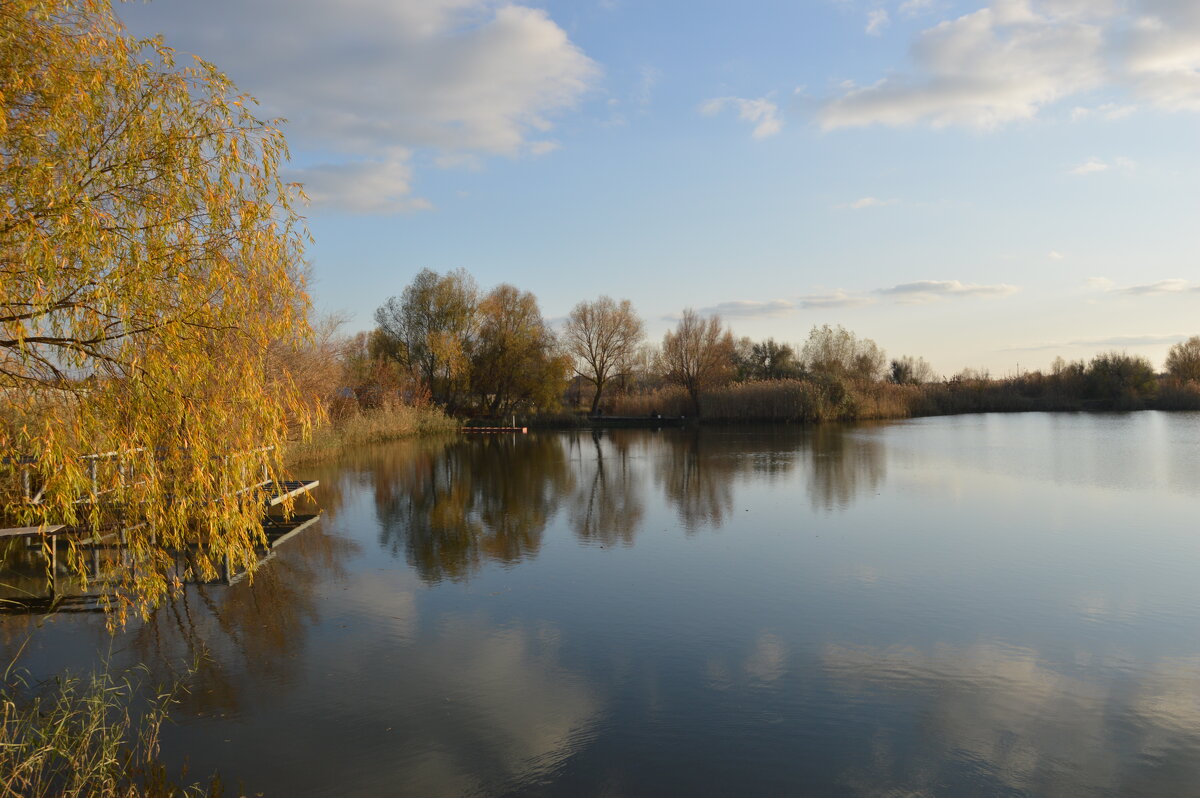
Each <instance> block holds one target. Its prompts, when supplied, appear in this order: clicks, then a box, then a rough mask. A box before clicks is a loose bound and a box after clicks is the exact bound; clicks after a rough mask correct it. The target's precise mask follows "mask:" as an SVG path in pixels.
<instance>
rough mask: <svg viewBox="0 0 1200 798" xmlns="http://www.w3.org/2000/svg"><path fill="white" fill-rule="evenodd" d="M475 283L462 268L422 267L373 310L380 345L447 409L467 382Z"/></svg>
mask: <svg viewBox="0 0 1200 798" xmlns="http://www.w3.org/2000/svg"><path fill="white" fill-rule="evenodd" d="M478 304H479V287H478V286H477V285H476V284H475V279H474V278H473V277H471V275H470V274H468V273H467V271H466V269H457V270H455V271H452V272H447V273H446V274H445V275H441V274H438V273H437V272H435V271H433V270H432V269H422V270H421V271H420V272H419V273H418V274H417V276H416V277H414V278H413V281H412V282H411V283H409V284H408V286H407V287H406V288H405V289H404V293H402V294H401V295H400V296H398V297H391V298H390V299H388V300H387V302H385V303H384V304H383V305H382V306H381V307H379V308H378V309H377V310H376V311H375V322H376V323H377V324H378V325H379V327H378V330H379V332H380V333H381V335H382V337H383V338H384V340H385V341H386V346H385V350H386V351H387V352H389V353H390V354H391V356H392V357H393V358H395V360H396V362H397V363H398V364H399V365H400V366H402V367H403V368H405V369H407V370H408V371H409V372H410V373H411V374H412V375H413V376H414V377H416V378H417V379H419V380H421V381H422V382H423V383H424V384H425V387H427V388H428V389H429V392H430V394H431V395H432V396H433V400H434V401H435V402H437V403H438V404H440V405H442V406H443V407H444V408H446V410H447V411H449V412H453V411H454V410H455V409H456V408H457V406H458V402H459V401H460V399H461V398H462V394H463V393H464V391H465V390H466V389H467V388H468V386H469V380H470V376H471V350H472V348H473V347H474V341H475V328H476V313H475V311H476V307H477V306H478Z"/></svg>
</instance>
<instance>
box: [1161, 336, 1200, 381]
mask: <svg viewBox="0 0 1200 798" xmlns="http://www.w3.org/2000/svg"><path fill="white" fill-rule="evenodd" d="M1166 368H1167V373H1168V374H1170V375H1171V376H1172V377H1174V378H1175V379H1177V380H1181V381H1188V380H1200V335H1193V336H1192V337H1191V338H1189V339H1187V340H1186V341H1182V342H1180V343H1178V344H1175V345H1174V346H1173V347H1171V349H1170V351H1169V352H1167V363H1166Z"/></svg>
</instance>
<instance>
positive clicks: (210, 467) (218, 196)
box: [0, 0, 309, 609]
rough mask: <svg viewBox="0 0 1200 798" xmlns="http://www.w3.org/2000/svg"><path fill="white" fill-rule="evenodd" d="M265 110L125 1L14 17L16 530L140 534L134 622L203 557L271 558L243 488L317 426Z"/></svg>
mask: <svg viewBox="0 0 1200 798" xmlns="http://www.w3.org/2000/svg"><path fill="white" fill-rule="evenodd" d="M251 104H252V103H251V102H250V101H249V100H248V98H246V97H245V96H242V95H239V94H238V93H237V90H236V88H235V87H234V86H233V85H232V84H231V83H230V81H229V80H228V79H227V78H226V77H225V76H224V75H222V74H221V73H220V72H219V71H218V70H217V69H216V68H215V67H213V66H212V65H210V64H207V63H205V62H203V61H200V60H198V59H197V60H196V61H194V62H193V63H189V65H187V66H177V65H176V64H175V62H174V59H173V54H172V51H171V50H170V49H169V48H167V47H166V46H164V45H163V44H162V42H161V41H159V40H137V39H134V38H133V37H131V36H130V35H129V34H128V33H127V32H126V31H125V30H124V28H123V27H122V26H121V24H120V23H119V21H118V20H117V19H116V17H115V16H114V14H113V11H112V8H111V7H110V5H109V3H108V1H107V0H9V1H8V2H5V3H3V4H2V5H0V107H2V109H3V116H2V118H0V199H2V202H0V491H3V495H2V499H3V508H2V509H3V516H4V517H3V518H2V519H0V526H12V525H14V524H15V525H20V526H24V525H39V526H44V525H51V524H55V525H57V524H65V525H67V526H68V528H75V529H81V530H85V531H88V532H107V531H109V530H112V529H113V528H114V527H115V526H116V525H117V524H118V523H119V524H120V525H121V526H122V527H123V528H124V529H125V535H126V536H127V543H128V555H129V559H130V563H131V564H130V567H129V569H128V570H127V571H126V573H125V577H127V578H125V579H123V580H122V586H121V592H120V593H119V596H120V598H121V601H120V604H119V605H120V606H121V607H123V608H127V607H130V606H133V607H137V608H141V609H145V608H147V607H148V606H150V604H152V603H153V602H154V601H155V600H156V599H158V598H159V597H161V596H163V595H164V594H165V593H167V592H168V591H169V590H170V589H171V587H172V586H173V585H177V584H178V577H177V576H175V575H173V569H172V567H171V565H172V555H171V552H172V551H177V550H185V549H187V548H189V545H190V546H194V547H198V548H197V549H196V550H197V551H198V555H197V557H196V558H195V561H194V565H193V566H192V567H193V570H194V572H195V575H196V576H198V577H201V578H209V577H212V576H213V575H215V573H216V569H217V566H218V564H220V563H222V562H224V561H227V560H228V561H230V562H232V564H233V565H234V566H235V567H236V566H248V565H251V564H252V563H253V562H254V556H255V555H254V546H255V544H256V543H259V542H261V540H262V527H261V512H262V499H261V497H260V496H258V495H255V493H254V492H252V491H244V490H242V489H243V488H245V487H246V486H247V485H248V484H251V483H253V482H257V481H259V480H260V479H262V478H263V476H274V475H276V474H278V473H279V471H280V468H281V460H280V457H281V454H280V452H281V448H282V444H283V442H284V441H285V439H286V436H287V434H288V427H289V424H290V423H296V421H297V419H301V421H302V414H303V410H302V407H301V405H300V404H299V403H298V402H297V401H296V395H295V391H294V389H293V388H292V386H291V385H290V384H289V380H288V379H287V378H286V376H282V375H279V376H276V375H273V374H272V373H270V372H269V371H268V369H267V368H266V360H265V353H266V352H267V349H268V346H269V345H270V344H272V343H277V342H278V341H280V340H285V341H286V340H295V339H299V338H303V337H305V336H306V335H307V334H308V333H307V331H308V322H307V317H308V310H309V303H308V298H307V296H306V294H305V293H304V287H303V278H302V273H301V270H300V269H299V264H300V260H301V255H302V245H303V243H304V240H305V238H306V233H305V232H304V230H303V226H302V224H301V223H300V221H299V219H298V217H297V215H296V213H295V211H294V210H293V208H292V206H291V204H290V199H289V187H288V186H286V185H285V184H283V183H282V182H281V180H280V176H279V169H280V165H281V163H282V161H283V160H284V159H285V158H286V148H285V142H284V139H283V136H282V134H281V132H280V131H279V130H278V128H277V127H275V126H273V125H271V124H265V123H263V122H261V121H259V120H258V119H256V118H255V117H254V116H253V114H252V113H251V111H250V110H249V108H248V106H249V105H251ZM271 446H273V447H274V448H273V449H271V448H267V447H271ZM92 453H114V454H112V455H111V456H108V457H105V458H101V459H95V458H87V457H85V456H86V455H88V454H92ZM260 475H262V476H260ZM46 540H48V538H47V539H46ZM46 545H47V546H48V545H49V544H48V543H47V544H46ZM71 552H72V556H70V557H69V558H68V560H69V561H70V562H72V563H73V564H74V566H75V569H76V571H77V572H78V573H79V574H80V575H81V576H84V577H85V578H86V570H85V568H84V557H83V555H82V553H81V552H80V551H78V550H76V548H75V545H74V544H71ZM59 557H60V561H61V559H62V554H60V555H59Z"/></svg>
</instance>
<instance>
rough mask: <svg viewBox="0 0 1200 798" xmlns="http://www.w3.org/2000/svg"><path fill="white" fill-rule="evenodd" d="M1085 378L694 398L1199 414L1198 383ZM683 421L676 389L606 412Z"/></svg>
mask: <svg viewBox="0 0 1200 798" xmlns="http://www.w3.org/2000/svg"><path fill="white" fill-rule="evenodd" d="M1096 383H1097V380H1096V379H1095V378H1094V377H1093V375H1091V374H1089V373H1084V372H1083V371H1082V370H1080V372H1079V373H1077V374H1043V373H1041V372H1036V371H1035V372H1031V373H1027V374H1022V375H1020V376H1017V377H1011V378H1008V379H1000V380H994V379H989V378H987V377H975V376H967V377H962V376H960V377H955V378H953V379H950V380H944V381H942V382H933V383H926V384H924V385H896V384H894V383H890V382H871V381H865V380H852V379H843V378H822V377H808V378H805V379H798V380H761V381H750V382H740V383H733V384H730V385H726V386H723V387H720V388H715V389H712V390H710V391H708V392H706V393H704V394H702V395H701V397H700V417H701V418H702V419H703V420H704V421H710V422H739V421H748V422H802V423H820V422H825V421H854V420H868V419H893V418H909V417H914V416H935V415H951V414H959V413H1014V412H1025V411H1062V410H1066V411H1071V410H1138V409H1143V408H1155V409H1160V410H1200V383H1196V382H1181V381H1178V380H1174V379H1171V378H1167V379H1163V380H1160V381H1159V382H1158V384H1155V385H1149V384H1146V385H1140V384H1139V385H1136V386H1130V385H1125V384H1121V383H1118V384H1117V385H1115V386H1112V385H1103V384H1101V385H1097V384H1096ZM655 412H657V413H661V414H662V415H664V416H686V415H689V414H691V413H692V410H691V403H690V401H689V400H688V396H687V394H686V393H685V392H684V391H683V390H682V389H680V388H677V387H666V388H659V389H657V390H653V391H649V392H646V393H642V394H633V395H626V396H618V397H616V398H615V399H614V400H613V406H612V414H613V415H619V416H648V415H650V414H652V413H655Z"/></svg>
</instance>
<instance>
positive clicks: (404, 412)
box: [286, 404, 460, 466]
mask: <svg viewBox="0 0 1200 798" xmlns="http://www.w3.org/2000/svg"><path fill="white" fill-rule="evenodd" d="M459 428H460V423H459V422H458V421H457V420H456V419H453V418H450V417H449V416H447V415H446V414H445V413H443V412H442V411H441V410H439V409H437V408H436V407H433V406H432V405H423V406H413V405H402V404H395V405H386V406H384V407H378V408H371V409H368V410H353V411H351V412H349V413H345V414H342V415H339V416H337V417H335V418H333V419H332V420H330V421H329V422H327V423H326V424H323V425H322V426H320V427H317V428H316V429H315V430H313V433H312V437H311V438H309V440H307V441H297V442H294V443H292V444H291V445H290V446H289V447H288V451H287V458H286V459H287V463H288V465H292V466H294V465H298V464H304V463H312V462H315V461H318V460H325V459H328V458H330V457H336V456H337V455H338V454H340V453H341V452H342V451H344V450H345V449H347V448H348V447H351V446H361V445H366V444H371V443H384V442H387V441H394V440H400V439H401V438H409V437H413V436H417V435H430V434H439V433H447V432H456V431H457V430H458V429H459Z"/></svg>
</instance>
